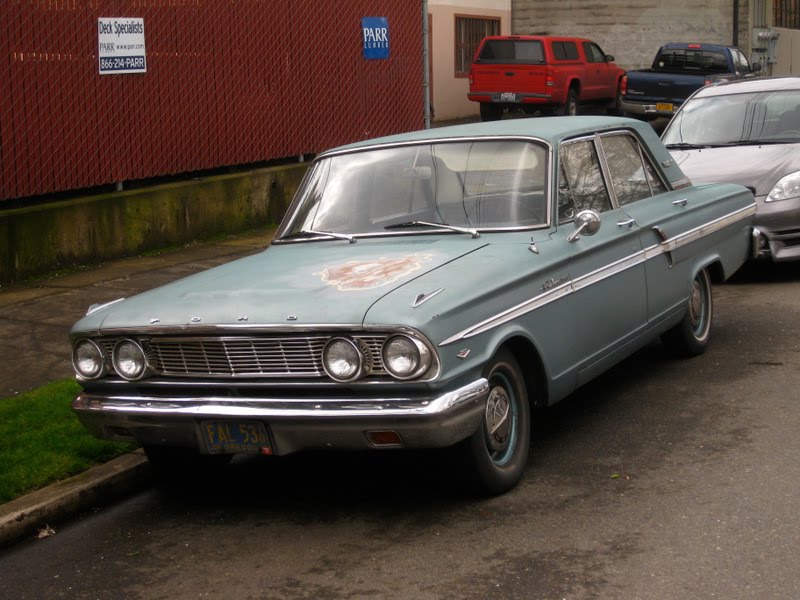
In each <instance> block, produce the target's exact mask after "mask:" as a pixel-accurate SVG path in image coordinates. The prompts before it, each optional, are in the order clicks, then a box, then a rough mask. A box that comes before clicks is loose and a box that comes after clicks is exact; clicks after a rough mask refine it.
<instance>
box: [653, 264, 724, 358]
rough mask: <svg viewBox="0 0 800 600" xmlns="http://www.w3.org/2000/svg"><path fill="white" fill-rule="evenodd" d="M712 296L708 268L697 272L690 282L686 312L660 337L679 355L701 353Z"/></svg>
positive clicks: (705, 342) (708, 331) (708, 335)
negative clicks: (679, 320)
mask: <svg viewBox="0 0 800 600" xmlns="http://www.w3.org/2000/svg"><path fill="white" fill-rule="evenodd" d="M713 316H714V299H713V297H712V294H711V278H710V277H709V275H708V270H707V269H703V270H702V271H700V272H699V273H698V274H697V275H696V276H695V278H694V280H693V281H692V285H691V286H690V288H689V296H688V299H687V304H686V314H684V316H683V319H682V320H681V322H680V323H678V324H677V325H676V326H675V327H673V328H672V329H670V330H669V331H667V332H666V333H664V335H662V336H661V341H662V342H663V343H664V345H665V346H666V347H667V348H668V349H669V350H670V351H672V352H673V353H674V354H677V355H679V356H697V355H699V354H702V353H703V352H704V351H705V349H706V346H708V340H709V339H710V338H711V321H712V319H713Z"/></svg>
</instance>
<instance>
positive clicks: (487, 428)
mask: <svg viewBox="0 0 800 600" xmlns="http://www.w3.org/2000/svg"><path fill="white" fill-rule="evenodd" d="M485 376H486V379H487V380H488V382H489V397H488V399H487V401H486V405H485V407H484V412H483V419H481V425H480V427H478V430H477V431H475V433H473V434H472V435H471V436H470V437H468V438H467V439H465V440H464V441H463V442H461V443H460V444H459V445H458V446H457V447H456V450H457V453H456V460H458V461H459V463H460V465H459V466H461V467H463V469H464V475H465V476H466V484H467V486H468V487H469V488H470V489H472V490H473V491H474V492H476V493H478V494H481V495H496V494H501V493H503V492H506V491H508V490H510V489H511V488H513V487H514V486H515V485H517V483H518V482H519V480H520V479H521V478H522V474H523V473H524V471H525V465H526V464H527V462H528V450H529V446H530V436H531V434H530V430H531V417H530V415H531V411H530V406H529V404H528V394H527V391H526V389H525V383H524V381H523V378H522V375H521V373H520V368H519V365H518V364H517V361H516V359H515V358H514V357H513V356H512V355H511V353H510V352H508V351H506V350H501V351H500V352H498V353H497V354H496V355H495V357H494V358H493V359H492V361H491V362H490V363H489V364H488V365H487V368H486V371H485Z"/></svg>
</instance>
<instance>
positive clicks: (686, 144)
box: [665, 142, 713, 150]
mask: <svg viewBox="0 0 800 600" xmlns="http://www.w3.org/2000/svg"><path fill="white" fill-rule="evenodd" d="M665 147H666V148H667V150H672V149H676V150H700V149H702V148H712V147H713V146H712V145H710V144H690V143H689V142H679V143H677V144H665Z"/></svg>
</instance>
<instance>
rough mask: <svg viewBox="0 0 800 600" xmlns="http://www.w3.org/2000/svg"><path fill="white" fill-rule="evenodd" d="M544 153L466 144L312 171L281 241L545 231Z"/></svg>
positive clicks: (367, 157) (325, 161)
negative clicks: (432, 230) (441, 231)
mask: <svg viewBox="0 0 800 600" xmlns="http://www.w3.org/2000/svg"><path fill="white" fill-rule="evenodd" d="M546 156H547V151H546V148H545V146H544V145H541V144H536V143H531V142H523V141H516V140H513V141H470V142H447V143H436V144H426V145H414V146H402V147H395V148H383V149H376V150H365V151H358V152H351V153H347V154H339V155H334V156H330V157H328V158H322V159H320V160H318V161H317V162H316V163H315V164H314V166H313V167H312V170H311V172H310V173H309V174H308V176H307V177H306V180H305V181H304V184H303V186H302V188H301V189H300V191H299V192H298V199H297V201H296V203H295V205H294V209H293V211H292V214H291V215H290V217H289V219H288V220H287V222H286V223H285V224H284V225H283V226H282V227H281V232H280V233H279V235H278V237H279V238H287V237H298V236H302V235H305V234H308V233H311V232H317V233H319V232H327V233H329V234H330V233H336V234H347V235H357V234H377V233H380V234H386V233H397V232H398V231H399V232H404V228H405V229H407V230H408V231H416V232H419V231H421V230H425V229H429V228H421V227H420V226H419V223H420V222H425V223H427V224H447V225H450V226H455V227H463V228H483V229H496V228H508V227H537V226H541V225H546V224H547V198H546V194H545V190H546V183H547V182H546V173H547V170H546Z"/></svg>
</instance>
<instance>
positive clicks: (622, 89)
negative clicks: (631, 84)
mask: <svg viewBox="0 0 800 600" xmlns="http://www.w3.org/2000/svg"><path fill="white" fill-rule="evenodd" d="M619 93H620V94H621V95H622V96H625V95H626V94H627V93H628V76H627V75H623V76H622V81H621V82H620V84H619Z"/></svg>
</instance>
